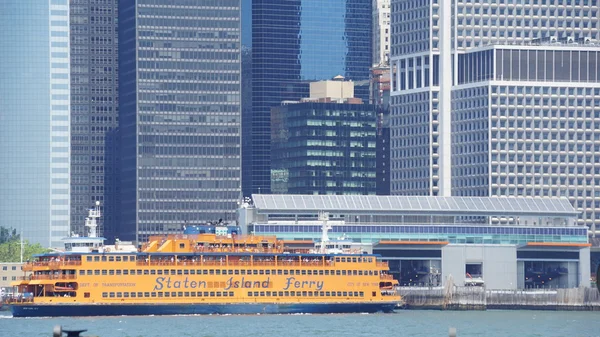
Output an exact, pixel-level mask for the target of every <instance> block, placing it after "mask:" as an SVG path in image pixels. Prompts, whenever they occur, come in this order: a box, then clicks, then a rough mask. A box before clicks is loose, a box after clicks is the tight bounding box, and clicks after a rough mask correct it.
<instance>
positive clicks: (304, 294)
mask: <svg viewBox="0 0 600 337" xmlns="http://www.w3.org/2000/svg"><path fill="white" fill-rule="evenodd" d="M298 296H300V292H298ZM302 296H303V297H306V296H307V294H306V291H303V292H302Z"/></svg>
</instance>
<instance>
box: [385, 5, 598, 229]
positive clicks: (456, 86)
mask: <svg viewBox="0 0 600 337" xmlns="http://www.w3.org/2000/svg"><path fill="white" fill-rule="evenodd" d="M451 12H452V13H455V14H456V15H455V16H454V15H453V14H452V15H451ZM599 22H600V13H599V9H598V2H597V0H589V1H573V2H571V1H568V2H567V1H562V0H545V1H524V2H519V3H514V2H513V1H493V2H488V3H482V4H475V3H471V2H466V1H448V2H439V1H434V2H432V3H431V4H427V3H423V2H420V1H400V0H399V1H396V0H394V1H392V47H391V48H392V56H391V69H392V71H394V70H395V71H396V75H395V76H394V78H393V81H392V112H391V123H392V139H391V142H392V193H394V194H423V195H437V194H439V195H448V194H450V193H451V194H453V195H486V196H487V195H501V196H515V195H527V196H537V197H550V196H552V197H557V196H565V197H568V198H569V200H570V201H571V202H572V204H573V205H574V206H575V207H576V208H577V209H578V210H579V211H581V212H582V213H581V216H580V218H579V224H587V225H590V226H592V227H593V225H594V223H595V222H596V221H598V220H595V218H597V216H596V215H595V214H596V209H598V207H599V206H600V205H598V193H597V191H596V189H595V184H596V182H598V178H600V177H599V176H598V174H597V173H596V172H598V171H599V169H598V166H597V164H596V163H595V160H596V159H595V158H596V156H597V155H598V154H597V153H598V152H597V151H598V145H599V143H600V141H599V140H598V139H597V137H595V133H596V132H595V129H596V128H597V125H598V124H597V123H598V117H599V116H598V107H597V105H595V102H596V101H597V100H598V96H597V95H598V89H597V88H598V85H599V84H598V83H599V79H600V78H599V77H598V76H597V73H595V71H596V67H597V62H598V61H597V55H596V51H597V50H598V47H597V46H595V45H596V44H597V43H598V42H597V41H598V37H599V33H600V31H599V26H598V24H599ZM442 27H444V28H443V29H442ZM430 32H431V33H430ZM443 32H452V36H445V37H444V36H441V35H442V33H443ZM442 44H446V45H444V46H442ZM451 69H454V70H455V71H451ZM538 137H539V138H538ZM450 170H452V171H450Z"/></svg>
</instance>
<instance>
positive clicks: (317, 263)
mask: <svg viewBox="0 0 600 337" xmlns="http://www.w3.org/2000/svg"><path fill="white" fill-rule="evenodd" d="M136 265H137V266H171V267H172V266H235V267H237V266H244V267H250V266H257V267H258V266H261V267H262V266H267V267H278V266H279V267H298V266H310V267H332V266H333V265H334V262H333V261H331V260H325V261H323V260H321V259H316V260H307V261H304V260H303V261H298V260H286V259H285V258H284V259H278V260H258V261H257V260H254V261H252V260H244V261H241V260H233V261H231V260H230V261H227V259H223V260H207V259H205V258H200V259H198V260H173V261H171V260H168V259H167V260H143V259H138V260H137V261H136ZM386 266H387V265H386Z"/></svg>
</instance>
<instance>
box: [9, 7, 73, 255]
mask: <svg viewBox="0 0 600 337" xmlns="http://www.w3.org/2000/svg"><path fill="white" fill-rule="evenodd" d="M0 60H2V61H1V62H0V74H1V76H0V97H1V99H2V104H0V226H3V227H7V228H15V229H17V231H18V232H22V233H23V236H24V238H25V239H27V240H30V241H31V242H36V243H40V244H42V245H43V246H53V247H60V246H62V244H61V239H62V238H64V237H65V236H67V235H68V234H69V230H70V228H69V225H70V224H69V216H70V215H69V207H70V206H69V205H70V200H69V198H70V196H69V167H70V148H69V138H70V127H69V123H70V120H69V113H70V98H69V1H68V0H51V1H22V0H4V1H2V3H1V4H0Z"/></svg>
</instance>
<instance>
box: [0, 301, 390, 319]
mask: <svg viewBox="0 0 600 337" xmlns="http://www.w3.org/2000/svg"><path fill="white" fill-rule="evenodd" d="M394 307H395V305H394V304H393V303H306V304H304V303H294V304H267V303H265V304H241V303H240V304H116V305H113V304H92V305H89V304H74V305H68V304H65V305H59V304H55V305H44V304H35V305H12V306H11V311H12V314H13V316H14V317H59V316H123V315H207V314H237V315H249V314H296V313H305V314H309V313H311V314H326V313H327V314H329V313H335V314H337V313H358V312H360V313H362V312H367V313H375V312H392V311H393V310H394Z"/></svg>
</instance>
